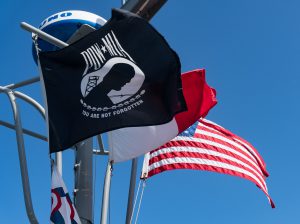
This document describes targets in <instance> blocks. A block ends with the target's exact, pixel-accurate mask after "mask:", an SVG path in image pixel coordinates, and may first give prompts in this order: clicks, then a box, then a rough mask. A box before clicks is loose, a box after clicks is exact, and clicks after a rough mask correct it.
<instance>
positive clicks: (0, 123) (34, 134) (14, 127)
mask: <svg viewBox="0 0 300 224" xmlns="http://www.w3.org/2000/svg"><path fill="white" fill-rule="evenodd" d="M0 125H3V126H5V127H7V128H10V129H13V130H15V129H16V126H15V125H13V124H11V123H8V122H5V121H2V120H0ZM22 131H23V133H24V134H26V135H29V136H31V137H35V138H38V139H40V140H43V141H46V142H47V141H48V139H47V137H46V136H44V135H40V134H38V133H36V132H33V131H30V130H27V129H25V128H23V129H22Z"/></svg>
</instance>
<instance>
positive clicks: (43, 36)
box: [21, 22, 69, 48]
mask: <svg viewBox="0 0 300 224" xmlns="http://www.w3.org/2000/svg"><path fill="white" fill-rule="evenodd" d="M21 27H22V28H23V29H24V30H26V31H29V32H31V33H34V34H36V35H38V36H39V38H41V39H43V40H45V41H47V42H49V43H50V44H53V45H55V46H57V47H59V48H64V47H67V46H69V45H68V44H67V43H65V42H63V41H61V40H59V39H57V38H55V37H53V36H51V35H49V34H47V33H45V32H43V31H41V30H39V29H37V28H35V27H34V26H31V25H30V24H28V23H25V22H21Z"/></svg>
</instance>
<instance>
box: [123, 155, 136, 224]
mask: <svg viewBox="0 0 300 224" xmlns="http://www.w3.org/2000/svg"><path fill="white" fill-rule="evenodd" d="M137 165H138V158H134V159H133V160H131V175H130V185H129V192H128V202H127V212H126V224H130V221H131V216H132V213H133V198H134V190H135V185H136V172H137Z"/></svg>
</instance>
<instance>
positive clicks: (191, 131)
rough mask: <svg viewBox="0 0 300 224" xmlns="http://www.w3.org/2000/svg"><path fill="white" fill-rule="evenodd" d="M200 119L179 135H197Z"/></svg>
mask: <svg viewBox="0 0 300 224" xmlns="http://www.w3.org/2000/svg"><path fill="white" fill-rule="evenodd" d="M198 123H199V121H196V122H195V123H194V124H193V125H192V126H190V127H189V128H188V129H186V130H185V131H183V132H181V133H180V134H179V136H183V137H193V136H194V135H195V132H196V129H197V126H198Z"/></svg>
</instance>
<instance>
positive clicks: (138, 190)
mask: <svg viewBox="0 0 300 224" xmlns="http://www.w3.org/2000/svg"><path fill="white" fill-rule="evenodd" d="M140 187H141V180H140V181H139V186H138V189H137V192H136V195H135V199H134V204H133V208H132V212H131V216H130V222H129V223H131V222H132V218H133V214H134V209H135V205H136V202H137V199H138V196H139V192H140Z"/></svg>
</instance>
